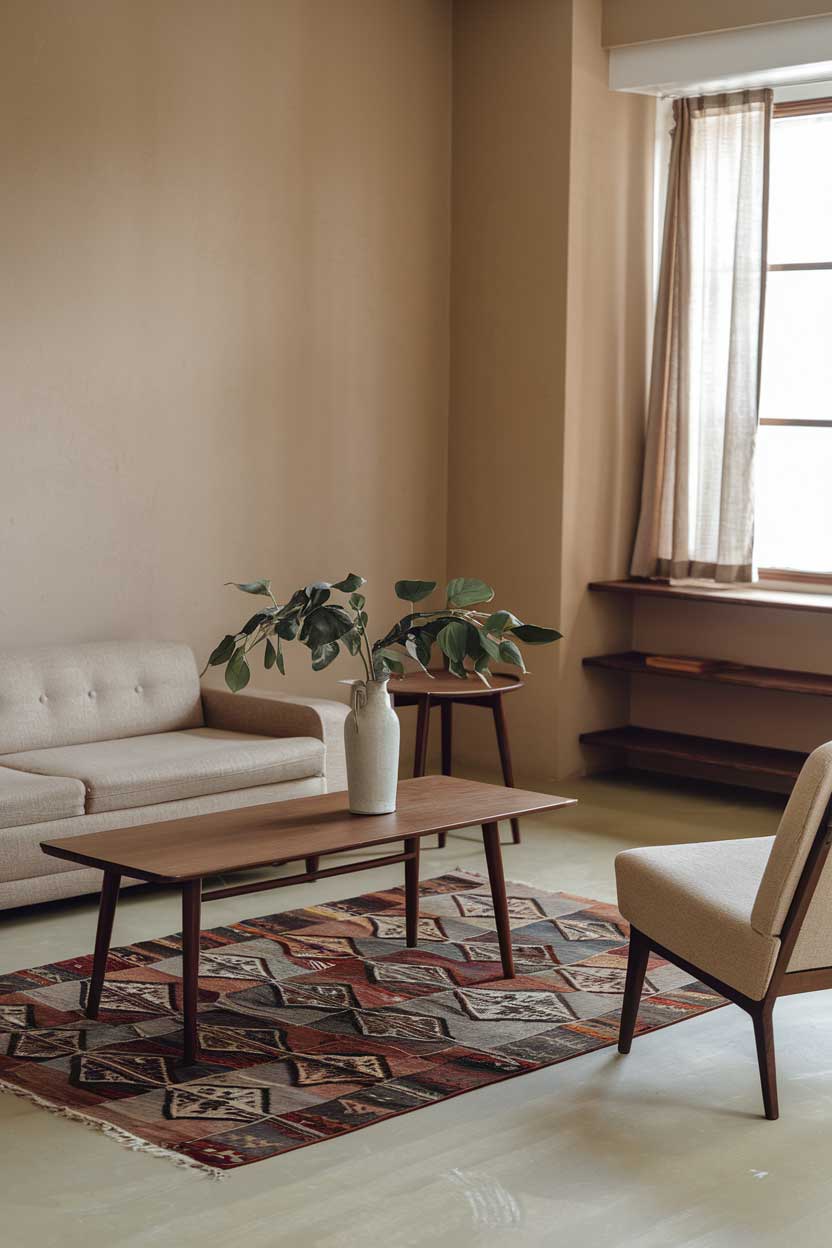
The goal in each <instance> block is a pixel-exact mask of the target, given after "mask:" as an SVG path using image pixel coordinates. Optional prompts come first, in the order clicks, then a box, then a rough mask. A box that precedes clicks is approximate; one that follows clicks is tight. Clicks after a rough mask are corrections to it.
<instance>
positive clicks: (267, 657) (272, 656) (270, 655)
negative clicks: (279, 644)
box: [263, 637, 277, 671]
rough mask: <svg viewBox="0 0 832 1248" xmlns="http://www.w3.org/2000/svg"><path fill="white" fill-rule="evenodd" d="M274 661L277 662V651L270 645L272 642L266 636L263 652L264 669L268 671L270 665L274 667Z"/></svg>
mask: <svg viewBox="0 0 832 1248" xmlns="http://www.w3.org/2000/svg"><path fill="white" fill-rule="evenodd" d="M276 662H277V651H276V650H275V648H274V646H273V645H272V643H271V642H270V641H269V639H268V637H267V638H266V649H265V651H264V653H263V666H264V667H265V669H266V671H268V670H269V668H270V667H274V665H275V663H276Z"/></svg>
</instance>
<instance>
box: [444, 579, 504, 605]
mask: <svg viewBox="0 0 832 1248" xmlns="http://www.w3.org/2000/svg"><path fill="white" fill-rule="evenodd" d="M447 594H448V606H449V607H473V606H475V604H476V603H478V602H490V601H491V599H492V598H493V597H494V590H493V589H492V588H491V586H490V585H486V583H485V581H480V580H478V579H477V578H476V577H471V576H457V577H456V578H455V579H454V580H452V581H448V589H447Z"/></svg>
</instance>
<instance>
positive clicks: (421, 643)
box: [413, 628, 433, 668]
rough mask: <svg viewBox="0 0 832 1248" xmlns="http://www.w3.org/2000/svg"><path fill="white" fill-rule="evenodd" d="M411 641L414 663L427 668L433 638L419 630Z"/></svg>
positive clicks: (431, 651)
mask: <svg viewBox="0 0 832 1248" xmlns="http://www.w3.org/2000/svg"><path fill="white" fill-rule="evenodd" d="M413 640H414V642H415V648H416V661H417V662H418V663H421V664H422V667H424V668H427V667H429V665H430V656H431V654H432V653H433V638H432V637H431V635H430V634H429V633H425V631H424V630H423V629H421V628H420V629H418V631H417V632H415V633H414V634H413Z"/></svg>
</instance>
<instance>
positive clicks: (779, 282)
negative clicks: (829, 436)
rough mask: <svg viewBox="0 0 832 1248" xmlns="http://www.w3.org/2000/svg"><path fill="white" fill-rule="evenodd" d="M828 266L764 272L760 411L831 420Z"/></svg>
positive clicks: (831, 282) (774, 416) (768, 415)
mask: <svg viewBox="0 0 832 1248" xmlns="http://www.w3.org/2000/svg"><path fill="white" fill-rule="evenodd" d="M830 327H832V269H811V270H809V271H798V272H787V273H769V275H768V287H767V291H766V316H765V336H764V339H763V376H762V389H761V392H760V416H761V418H764V419H769V420H831V419H832V349H830V342H829V332H830Z"/></svg>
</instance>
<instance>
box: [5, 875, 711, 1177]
mask: <svg viewBox="0 0 832 1248" xmlns="http://www.w3.org/2000/svg"><path fill="white" fill-rule="evenodd" d="M420 892H421V917H420V923H419V942H418V946H417V947H416V948H407V947H406V944H405V916H404V890H403V889H402V888H392V889H386V890H382V891H380V892H378V893H368V894H366V895H365V896H362V897H351V898H348V899H346V900H344V901H339V902H333V903H330V904H326V905H318V906H311V907H309V908H308V909H305V910H291V911H287V912H286V913H284V914H272V915H266V916H264V917H263V918H259V919H246V920H244V921H242V922H240V923H236V924H231V925H230V926H225V927H219V928H215V929H213V930H210V931H205V932H203V933H202V954H201V957H200V970H201V974H202V977H203V981H208V982H207V983H206V982H203V984H202V986H201V991H200V1012H199V1018H198V1032H199V1042H200V1052H199V1060H198V1062H197V1063H196V1064H194V1065H192V1066H185V1065H183V1063H182V1061H181V1045H182V1019H181V1014H180V1012H179V1011H180V1000H181V989H180V983H179V978H178V973H179V959H180V957H181V937H180V936H179V935H178V934H175V935H172V936H164V937H159V938H156V939H153V940H145V941H139V942H137V943H136V944H135V945H130V946H126V947H124V948H119V949H114V950H112V951H111V954H110V958H109V961H108V972H107V979H106V982H105V985H104V990H103V992H102V997H101V1011H100V1016H99V1018H97V1019H94V1020H91V1019H87V1018H86V1017H85V1014H84V1008H85V1004H86V999H87V992H88V988H89V976H90V974H91V971H92V957H91V956H90V955H88V954H85V955H83V956H80V957H75V958H71V959H67V960H65V961H62V962H56V963H54V964H51V965H47V966H41V967H36V968H34V969H30V970H22V971H16V972H10V973H5V974H3V975H2V976H1V977H0V1081H3V1082H4V1083H6V1084H8V1085H10V1086H12V1087H14V1088H16V1089H18V1090H19V1091H20V1092H21V1093H22V1094H23V1095H29V1096H32V1097H37V1098H40V1099H41V1100H42V1101H45V1102H47V1103H49V1104H51V1105H53V1106H56V1107H58V1108H59V1109H65V1110H69V1111H76V1112H79V1113H81V1114H82V1115H83V1116H84V1117H86V1118H87V1119H92V1120H93V1122H97V1123H98V1124H99V1125H101V1126H102V1127H107V1128H109V1129H115V1130H116V1131H118V1130H121V1131H125V1132H129V1134H130V1137H131V1138H133V1139H135V1137H136V1136H138V1137H139V1138H140V1139H141V1140H143V1141H146V1142H147V1144H148V1145H151V1146H156V1147H158V1148H160V1149H163V1150H168V1151H172V1152H174V1153H178V1154H181V1155H182V1156H183V1157H185V1158H187V1159H188V1161H189V1162H190V1163H193V1164H195V1165H197V1166H200V1165H201V1166H207V1167H210V1168H211V1169H212V1170H231V1169H235V1168H236V1167H238V1166H245V1165H251V1164H252V1163H254V1162H257V1161H262V1160H264V1159H266V1158H269V1157H275V1156H277V1155H279V1154H281V1153H286V1152H290V1151H292V1150H293V1149H296V1148H304V1147H306V1146H307V1145H310V1144H318V1143H321V1142H323V1141H324V1140H327V1139H331V1138H333V1137H334V1136H338V1135H343V1134H346V1133H349V1132H352V1131H355V1130H357V1129H359V1128H361V1127H365V1126H370V1125H371V1124H372V1123H375V1122H381V1121H382V1120H383V1119H385V1118H389V1117H391V1116H392V1115H395V1114H403V1113H409V1112H411V1111H412V1110H417V1109H423V1108H425V1107H427V1106H430V1105H433V1104H436V1103H437V1102H438V1101H441V1100H444V1099H446V1098H447V1097H450V1096H456V1095H458V1094H459V1093H463V1092H471V1091H473V1090H474V1089H477V1088H483V1087H487V1086H488V1085H489V1084H492V1083H495V1082H497V1081H499V1080H503V1079H509V1078H512V1077H515V1076H518V1075H522V1074H524V1073H526V1072H528V1071H531V1070H538V1069H540V1068H541V1067H543V1066H549V1065H552V1064H554V1063H557V1062H562V1061H566V1060H568V1059H571V1058H573V1057H578V1056H579V1055H580V1054H582V1053H589V1052H592V1051H593V1050H594V1049H599V1048H603V1047H605V1046H606V1045H611V1044H614V1043H615V1042H616V1039H617V1033H618V1018H619V1012H620V1004H621V994H622V992H623V988H624V977H625V970H626V959H627V944H626V941H627V926H626V924H625V923H624V921H623V920H622V919H621V918H620V916H618V915H617V913H616V912H615V910H614V908H613V907H612V906H610V905H607V904H602V903H600V902H594V901H591V900H587V899H586V898H581V897H570V896H568V895H567V894H563V893H544V892H543V891H542V890H539V889H533V888H530V887H529V886H527V885H509V893H510V894H511V895H510V898H509V911H510V916H511V927H512V945H513V948H514V955H515V964H516V970H517V977H516V978H515V979H514V980H506V979H503V977H502V967H501V964H500V956H499V948H498V945H497V941H496V933H495V931H494V911H493V906H492V904H491V897H490V892H489V889H488V885H487V882H486V881H485V880H483V878H482V877H480V876H477V875H474V874H472V873H469V872H463V871H454V872H451V873H449V874H447V875H444V876H441V877H439V878H438V879H434V880H426V881H424V882H423V884H422V885H421V888H420ZM723 1004H724V1001H723V1000H722V998H720V997H718V996H717V995H716V994H715V993H714V992H712V991H711V990H710V989H709V988H707V987H706V986H705V985H703V984H700V983H697V982H692V981H691V979H690V976H689V975H687V974H686V973H685V972H684V971H680V970H678V969H677V968H676V967H673V966H671V965H670V964H669V963H666V962H663V961H662V960H661V959H659V958H651V960H650V969H649V972H648V978H647V981H646V983H645V996H644V998H643V1002H642V1008H641V1010H640V1012H639V1021H638V1029H639V1031H640V1032H644V1031H650V1030H652V1029H654V1028H658V1027H665V1026H667V1025H668V1024H669V1023H676V1022H679V1021H681V1020H683V1019H685V1018H690V1017H693V1016H695V1015H697V1014H701V1013H703V1012H704V1011H706V1010H712V1009H714V1008H716V1007H718V1006H720V1005H723Z"/></svg>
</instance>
